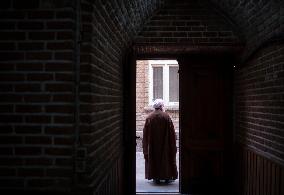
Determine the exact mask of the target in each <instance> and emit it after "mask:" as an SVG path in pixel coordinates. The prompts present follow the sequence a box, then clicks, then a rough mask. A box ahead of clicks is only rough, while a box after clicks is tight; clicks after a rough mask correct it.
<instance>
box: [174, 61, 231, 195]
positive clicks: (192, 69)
mask: <svg viewBox="0 0 284 195" xmlns="http://www.w3.org/2000/svg"><path fill="white" fill-rule="evenodd" d="M224 65H225V64H224V63H223V62H221V61H220V60H218V59H216V58H215V59H213V58H212V59H210V58H208V57H204V56H203V57H195V58H188V59H180V60H179V66H180V71H179V73H180V125H181V128H180V129H181V132H180V135H181V136H180V142H181V143H180V147H181V150H180V155H181V156H180V160H181V163H180V165H181V169H180V182H181V192H182V193H204V194H207V193H208V194H222V193H225V191H226V190H225V188H226V187H228V188H229V187H230V186H229V185H230V183H228V182H230V181H232V180H231V178H230V170H229V169H230V166H231V161H230V155H231V145H232V129H231V125H230V124H231V121H232V119H231V109H230V107H231V106H232V105H231V95H230V94H231V93H230V91H231V87H230V83H231V82H230V80H231V78H232V74H231V71H230V68H229V65H228V66H227V67H226V66H224Z"/></svg>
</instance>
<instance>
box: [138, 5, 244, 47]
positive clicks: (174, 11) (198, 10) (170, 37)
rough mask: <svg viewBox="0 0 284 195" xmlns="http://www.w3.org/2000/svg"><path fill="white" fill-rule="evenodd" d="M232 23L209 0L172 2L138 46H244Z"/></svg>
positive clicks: (149, 25)
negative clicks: (213, 7)
mask: <svg viewBox="0 0 284 195" xmlns="http://www.w3.org/2000/svg"><path fill="white" fill-rule="evenodd" d="M236 32H237V31H234V26H232V25H231V23H230V21H229V20H227V19H226V18H224V17H223V16H222V15H220V14H219V13H218V12H217V10H215V9H212V6H210V4H209V3H208V1H204V0H202V1H194V0H190V1H188V0H178V1H170V2H168V3H167V4H166V5H165V6H164V7H163V8H162V9H160V10H159V11H158V12H157V13H156V14H155V15H154V16H153V17H151V19H150V20H148V21H147V23H146V24H145V25H144V27H143V29H142V31H141V33H139V36H138V37H137V38H136V40H135V43H136V44H138V45H140V44H152V45H153V44H168V45H173V44H177V43H178V44H180V45H189V46H194V45H198V46H230V45H241V40H240V39H239V38H238V36H239V34H238V33H236Z"/></svg>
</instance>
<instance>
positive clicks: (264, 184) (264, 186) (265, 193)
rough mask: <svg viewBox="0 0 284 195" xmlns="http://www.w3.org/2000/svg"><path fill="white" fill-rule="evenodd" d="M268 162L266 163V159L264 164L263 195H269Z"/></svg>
mask: <svg viewBox="0 0 284 195" xmlns="http://www.w3.org/2000/svg"><path fill="white" fill-rule="evenodd" d="M266 167H267V162H266V159H264V164H263V173H264V175H263V194H264V195H268V194H267V191H266V188H267V168H266Z"/></svg>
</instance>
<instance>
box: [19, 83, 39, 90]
mask: <svg viewBox="0 0 284 195" xmlns="http://www.w3.org/2000/svg"><path fill="white" fill-rule="evenodd" d="M15 91H16V92H39V91H41V85H40V84H18V85H16V86H15Z"/></svg>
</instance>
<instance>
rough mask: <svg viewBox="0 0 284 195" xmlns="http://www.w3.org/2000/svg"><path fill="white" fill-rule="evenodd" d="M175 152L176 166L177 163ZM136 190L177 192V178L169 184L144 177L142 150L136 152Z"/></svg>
mask: <svg viewBox="0 0 284 195" xmlns="http://www.w3.org/2000/svg"><path fill="white" fill-rule="evenodd" d="M178 156H179V155H178V153H177V166H178V165H179V161H178ZM136 192H154V193H157V192H161V193H163V192H165V193H168V192H179V180H178V179H177V180H175V181H174V182H172V183H169V184H163V182H162V183H161V184H155V183H154V182H153V180H147V179H145V160H144V157H143V152H136Z"/></svg>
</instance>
